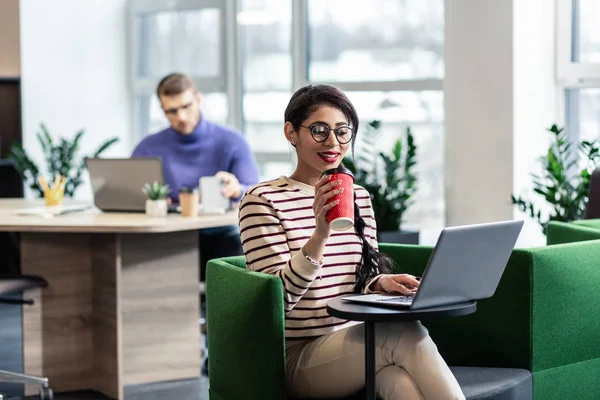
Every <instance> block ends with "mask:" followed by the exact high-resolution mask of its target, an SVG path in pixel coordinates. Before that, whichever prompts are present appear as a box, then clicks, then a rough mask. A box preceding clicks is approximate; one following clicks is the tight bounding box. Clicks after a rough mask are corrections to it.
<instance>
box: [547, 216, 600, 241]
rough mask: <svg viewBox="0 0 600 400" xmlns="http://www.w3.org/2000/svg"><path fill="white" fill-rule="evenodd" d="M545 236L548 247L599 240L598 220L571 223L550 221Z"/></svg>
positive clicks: (599, 226) (599, 225)
mask: <svg viewBox="0 0 600 400" xmlns="http://www.w3.org/2000/svg"><path fill="white" fill-rule="evenodd" d="M546 235H547V244H548V245H553V244H559V243H571V242H581V241H584V240H595V239H600V219H582V220H577V221H573V222H572V223H565V222H558V221H550V223H549V224H548V229H547V232H546Z"/></svg>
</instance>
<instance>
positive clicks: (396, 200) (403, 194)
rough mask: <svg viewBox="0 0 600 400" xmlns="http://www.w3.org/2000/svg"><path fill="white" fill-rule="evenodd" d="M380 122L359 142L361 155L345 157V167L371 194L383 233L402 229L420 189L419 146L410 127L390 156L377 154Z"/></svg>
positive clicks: (372, 125) (374, 122)
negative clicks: (418, 181) (354, 157)
mask: <svg viewBox="0 0 600 400" xmlns="http://www.w3.org/2000/svg"><path fill="white" fill-rule="evenodd" d="M380 127H381V123H380V121H377V120H375V121H371V122H370V123H369V125H368V127H367V129H365V132H364V133H362V135H361V136H360V143H357V145H359V146H358V148H359V150H360V154H359V156H358V157H357V158H356V160H355V161H353V160H352V159H351V158H350V157H346V158H344V165H345V166H346V167H347V168H348V169H350V171H352V173H353V174H354V182H355V183H356V184H358V185H360V186H362V187H364V188H365V189H366V190H367V191H368V192H369V194H370V195H371V202H372V203H373V211H374V213H375V221H376V222H377V229H378V230H379V231H381V232H385V231H397V230H400V229H401V226H402V223H403V222H404V215H405V213H406V211H407V210H408V208H409V207H410V206H411V204H412V197H413V195H414V194H415V192H416V190H417V175H416V173H415V171H414V170H415V167H416V164H417V146H416V144H415V141H414V137H413V135H412V131H411V129H410V127H407V128H406V132H405V136H404V137H400V138H398V139H397V140H396V141H395V142H394V145H393V147H392V151H391V153H389V154H386V153H384V152H379V151H377V148H376V142H377V139H378V138H379V136H380V134H381V130H380Z"/></svg>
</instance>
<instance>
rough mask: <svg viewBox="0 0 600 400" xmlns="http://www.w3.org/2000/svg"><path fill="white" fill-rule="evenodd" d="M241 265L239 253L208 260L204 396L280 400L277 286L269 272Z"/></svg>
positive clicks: (281, 329) (280, 324)
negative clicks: (206, 391)
mask: <svg viewBox="0 0 600 400" xmlns="http://www.w3.org/2000/svg"><path fill="white" fill-rule="evenodd" d="M245 268H246V267H245V260H244V257H229V258H221V259H214V260H211V261H209V262H208V266H207V275H206V309H207V342H208V349H209V351H208V369H209V378H210V393H211V395H210V396H211V399H217V400H238V399H247V400H259V399H260V400H281V399H284V398H285V333H284V327H285V325H284V324H285V322H284V308H283V289H282V285H281V282H280V280H279V278H277V277H275V276H271V275H267V274H261V273H256V272H253V271H248V270H246V269H245ZM232 381H233V382H235V384H232V383H231V382H232Z"/></svg>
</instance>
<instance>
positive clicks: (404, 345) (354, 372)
mask: <svg viewBox="0 0 600 400" xmlns="http://www.w3.org/2000/svg"><path fill="white" fill-rule="evenodd" d="M364 343H365V340H364V325H363V324H358V325H354V326H352V327H350V328H346V329H343V330H339V331H336V332H333V333H331V334H329V335H325V336H321V337H319V338H316V339H312V340H288V341H287V342H286V347H287V349H286V356H287V382H286V383H287V390H288V392H289V394H290V395H292V396H294V397H299V398H310V399H321V398H337V397H342V398H343V397H345V396H350V395H352V394H353V393H356V392H358V391H359V390H361V389H362V388H364V386H365V347H364ZM375 371H376V375H375V377H376V384H375V387H376V389H377V394H378V395H379V396H380V397H381V398H383V399H384V400H400V399H401V400H413V399H414V400H416V399H419V400H420V399H427V400H455V399H462V400H464V398H465V396H464V395H463V393H462V391H461V389H460V386H459V385H458V382H457V381H456V379H455V378H454V375H452V372H451V371H450V369H449V368H448V366H447V365H446V362H445V361H444V359H443V358H442V356H441V355H440V353H439V352H438V350H437V347H436V345H435V344H434V343H433V341H432V340H431V337H430V336H429V333H428V332H427V329H426V328H425V327H424V326H423V325H421V323H420V322H393V323H377V324H375Z"/></svg>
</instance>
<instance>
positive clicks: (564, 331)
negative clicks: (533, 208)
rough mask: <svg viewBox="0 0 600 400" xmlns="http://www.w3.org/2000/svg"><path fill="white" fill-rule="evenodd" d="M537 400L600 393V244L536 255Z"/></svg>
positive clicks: (591, 398)
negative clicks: (599, 289)
mask: <svg viewBox="0 0 600 400" xmlns="http://www.w3.org/2000/svg"><path fill="white" fill-rule="evenodd" d="M531 254H532V261H533V270H532V282H533V287H532V293H533V296H532V302H531V314H532V315H531V326H532V332H531V348H532V351H531V358H532V360H531V363H532V366H531V371H532V372H533V386H534V398H537V399H548V400H559V399H567V398H568V399H586V400H595V399H597V398H598V397H597V396H598V393H600V379H598V377H600V340H599V339H598V338H599V337H600V317H599V316H600V296H599V294H598V293H599V291H598V287H599V285H598V284H599V282H600V240H588V241H583V242H579V243H566V244H559V245H554V246H546V247H540V248H537V249H532V250H531Z"/></svg>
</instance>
